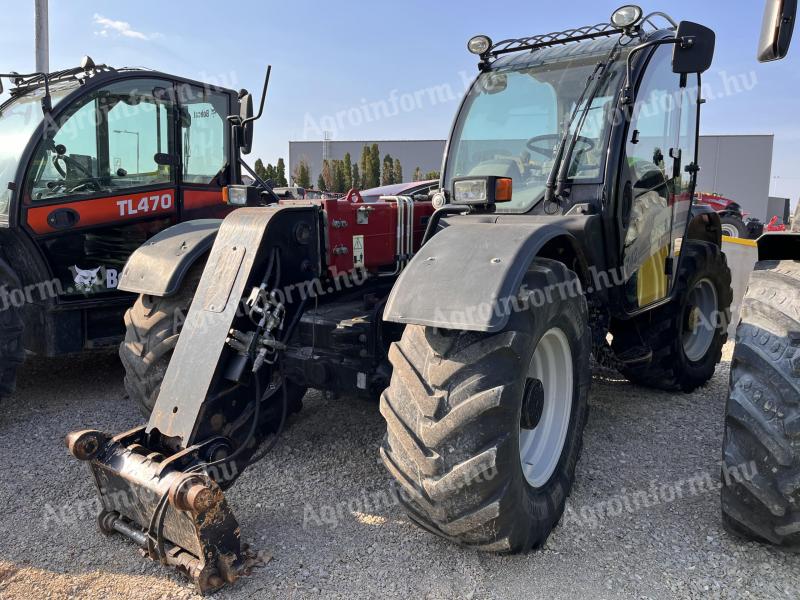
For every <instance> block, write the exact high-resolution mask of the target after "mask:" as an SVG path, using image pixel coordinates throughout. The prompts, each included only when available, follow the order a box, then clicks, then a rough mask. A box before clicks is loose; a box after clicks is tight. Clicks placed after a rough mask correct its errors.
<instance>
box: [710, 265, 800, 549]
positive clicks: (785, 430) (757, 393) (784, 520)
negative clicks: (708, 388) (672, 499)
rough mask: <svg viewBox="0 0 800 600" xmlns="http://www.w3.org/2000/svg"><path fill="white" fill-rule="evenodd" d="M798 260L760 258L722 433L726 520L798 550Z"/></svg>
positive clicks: (739, 530)
mask: <svg viewBox="0 0 800 600" xmlns="http://www.w3.org/2000/svg"><path fill="white" fill-rule="evenodd" d="M798 294H800V262H798V261H782V262H777V261H775V262H772V261H765V262H762V263H758V264H757V265H756V268H755V271H753V274H752V276H751V278H750V285H749V287H748V290H747V294H746V295H745V298H744V301H743V302H742V315H741V322H740V323H739V328H738V330H737V333H736V349H735V351H734V353H733V361H732V362H731V378H730V394H729V397H728V404H727V407H726V411H725V438H724V441H723V454H722V460H723V471H722V482H723V486H722V516H723V523H724V525H725V527H726V528H727V529H728V530H730V531H732V532H734V533H736V534H738V535H740V536H744V537H747V538H750V539H755V540H757V541H761V542H769V543H772V544H776V545H780V546H785V547H789V548H792V549H794V550H800V310H798V304H797V302H798V301H797V297H798Z"/></svg>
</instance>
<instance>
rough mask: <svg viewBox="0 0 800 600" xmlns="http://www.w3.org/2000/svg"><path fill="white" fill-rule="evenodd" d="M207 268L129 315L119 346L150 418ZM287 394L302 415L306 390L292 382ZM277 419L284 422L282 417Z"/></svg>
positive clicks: (128, 384)
mask: <svg viewBox="0 0 800 600" xmlns="http://www.w3.org/2000/svg"><path fill="white" fill-rule="evenodd" d="M204 267H205V262H201V263H199V264H197V265H195V266H194V267H192V269H191V270H190V271H189V273H187V275H186V277H185V279H184V280H183V283H182V284H181V287H180V289H179V290H178V291H177V292H176V293H175V294H173V295H172V296H169V297H159V296H149V295H145V294H143V295H141V296H139V298H138V299H137V300H136V303H135V304H134V305H133V307H131V308H130V309H129V310H128V311H127V312H126V313H125V328H126V331H125V340H124V341H123V342H122V344H120V347H119V356H120V358H121V359H122V364H123V366H124V367H125V390H126V392H127V393H128V396H129V397H130V399H131V400H132V401H133V402H134V403H135V404H136V405H137V407H138V408H139V410H140V411H141V412H142V414H143V415H144V416H145V417H146V418H150V413H151V412H153V407H154V406H155V403H156V400H157V399H158V393H159V391H160V390H161V382H162V381H163V380H164V375H166V373H167V367H168V366H169V361H170V359H171V358H172V353H173V351H174V350H175V344H177V343H178V337H179V336H180V333H181V329H183V322H184V320H185V318H186V315H187V314H188V313H189V307H190V306H191V304H192V299H193V298H194V294H195V292H196V291H197V286H198V284H199V283H200V278H201V277H202V275H203V268H204ZM286 392H287V401H288V405H287V414H293V413H296V412H299V411H300V410H301V409H302V406H303V396H304V395H305V393H306V389H305V388H301V387H300V386H297V385H295V384H293V383H291V382H290V383H289V384H288V385H287V388H286ZM273 420H280V414H278V415H277V417H276V418H275V419H273ZM268 426H269V425H268Z"/></svg>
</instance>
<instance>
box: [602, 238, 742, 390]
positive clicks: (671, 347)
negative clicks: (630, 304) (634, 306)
mask: <svg viewBox="0 0 800 600" xmlns="http://www.w3.org/2000/svg"><path fill="white" fill-rule="evenodd" d="M681 254H682V257H681V260H680V269H679V271H678V274H677V280H676V282H675V299H674V300H673V301H672V302H670V303H669V304H666V305H665V306H661V307H659V308H655V309H653V310H651V311H649V312H647V313H645V314H644V315H642V316H640V317H638V318H635V319H633V320H632V321H625V322H617V323H615V324H614V325H613V326H612V333H613V334H614V341H613V343H612V347H613V349H614V352H615V353H616V354H617V355H618V356H624V355H625V353H626V352H630V351H631V350H632V349H634V348H642V347H643V348H644V349H645V350H648V351H650V352H652V358H651V360H649V361H645V362H639V363H636V364H634V365H627V366H623V367H621V368H620V371H621V372H622V374H623V375H624V376H625V377H626V378H627V379H628V380H629V381H631V382H632V383H636V384H638V385H643V386H647V387H652V388H656V389H661V390H668V391H674V390H683V391H684V392H691V391H693V390H695V389H696V388H698V387H700V386H701V385H704V384H705V383H707V382H708V380H709V379H711V377H713V376H714V370H715V369H716V366H717V364H718V363H719V361H720V359H721V358H722V346H723V345H724V344H725V342H726V341H727V339H728V324H729V323H730V306H731V301H732V300H733V291H732V290H731V271H730V269H729V268H728V264H727V262H726V260H725V255H724V254H723V253H722V251H721V250H720V248H719V247H718V246H717V245H716V244H711V243H708V242H698V241H686V242H684V244H683V249H682V250H681Z"/></svg>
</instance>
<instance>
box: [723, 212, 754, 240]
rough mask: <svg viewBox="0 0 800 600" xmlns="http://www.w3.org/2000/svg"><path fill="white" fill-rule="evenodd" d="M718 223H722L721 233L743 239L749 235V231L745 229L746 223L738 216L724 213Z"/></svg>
mask: <svg viewBox="0 0 800 600" xmlns="http://www.w3.org/2000/svg"><path fill="white" fill-rule="evenodd" d="M720 224H721V225H722V235H727V236H728V237H732V238H744V239H747V238H749V237H750V231H749V230H748V229H747V225H745V224H744V221H742V220H741V219H740V218H739V217H736V216H733V215H726V216H724V217H721V218H720Z"/></svg>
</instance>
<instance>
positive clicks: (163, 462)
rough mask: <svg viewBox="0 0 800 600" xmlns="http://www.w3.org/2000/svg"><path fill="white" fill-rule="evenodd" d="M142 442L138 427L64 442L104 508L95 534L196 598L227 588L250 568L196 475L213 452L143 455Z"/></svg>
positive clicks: (218, 504) (215, 490) (213, 494)
mask: <svg viewBox="0 0 800 600" xmlns="http://www.w3.org/2000/svg"><path fill="white" fill-rule="evenodd" d="M145 437H146V433H145V428H144V427H138V428H136V429H132V430H131V431H128V432H126V433H123V434H120V435H118V436H116V437H113V438H110V437H109V436H107V435H106V434H104V433H101V432H99V431H91V430H86V431H75V432H72V433H70V434H69V435H68V436H67V439H66V443H67V448H68V449H69V451H70V453H71V454H72V455H73V456H74V457H75V458H77V459H78V460H82V461H87V462H88V463H89V468H90V470H91V472H92V476H93V477H94V481H95V485H96V486H97V492H98V495H99V496H100V500H101V502H102V506H103V509H102V511H101V513H100V515H99V516H98V518H97V521H98V526H99V528H100V531H102V532H103V533H104V534H106V535H111V534H114V533H120V534H122V535H124V536H125V537H127V538H128V539H129V540H131V541H132V542H134V543H135V544H136V545H137V546H139V548H140V549H141V550H142V552H143V554H145V555H146V556H148V557H149V558H151V559H152V560H155V561H158V562H160V563H161V564H164V565H169V566H172V567H175V568H176V569H177V570H178V571H180V572H181V573H183V574H184V575H185V576H186V577H188V578H189V579H190V580H191V581H192V582H193V583H194V584H195V586H196V587H197V589H198V591H199V592H200V593H201V594H206V593H210V592H213V591H215V590H218V589H219V588H221V587H222V586H224V585H225V584H226V583H233V582H234V581H236V579H237V578H238V576H239V574H240V573H242V572H246V571H247V570H249V568H250V567H251V566H252V565H253V564H254V560H253V558H252V557H251V556H250V555H249V554H247V553H246V552H245V549H244V548H243V546H242V543H241V540H240V529H239V524H238V523H237V521H236V518H235V517H234V515H233V512H232V511H231V509H230V507H229V506H228V503H227V502H226V500H225V495H224V494H223V493H222V489H221V488H220V486H219V485H218V484H217V483H216V482H215V481H214V479H212V478H211V477H210V476H209V474H208V473H206V472H203V471H201V470H199V469H197V465H202V463H198V462H197V461H198V460H199V459H200V457H201V456H202V455H203V450H204V449H206V448H207V447H209V446H210V445H213V444H208V443H207V444H202V445H198V446H193V447H190V448H187V449H186V450H184V451H182V452H179V453H177V454H175V455H173V456H170V457H166V456H164V455H163V454H161V453H158V452H149V451H147V450H146V445H145V444H144V443H143V442H146V441H147V440H146V439H145ZM212 442H213V441H212Z"/></svg>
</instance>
